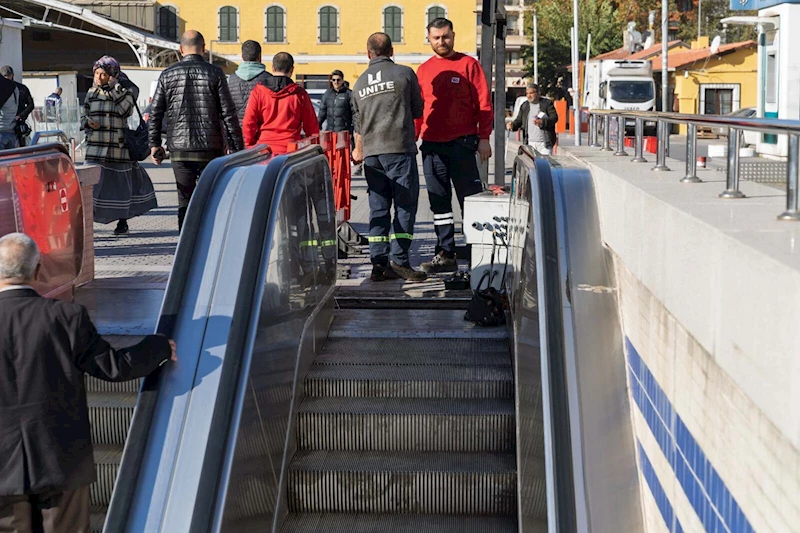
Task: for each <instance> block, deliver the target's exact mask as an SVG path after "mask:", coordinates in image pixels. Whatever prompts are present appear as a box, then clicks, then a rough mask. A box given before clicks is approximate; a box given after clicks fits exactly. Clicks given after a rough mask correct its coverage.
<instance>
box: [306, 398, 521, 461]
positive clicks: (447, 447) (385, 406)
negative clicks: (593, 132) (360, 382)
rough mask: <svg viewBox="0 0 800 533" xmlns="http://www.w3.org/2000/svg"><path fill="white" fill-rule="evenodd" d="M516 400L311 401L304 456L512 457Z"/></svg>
mask: <svg viewBox="0 0 800 533" xmlns="http://www.w3.org/2000/svg"><path fill="white" fill-rule="evenodd" d="M514 435H515V410H514V401H513V400H511V399H486V398H482V399H438V398H389V399H383V398H377V399H376V398H306V399H305V400H304V401H303V403H302V404H301V405H300V409H299V423H298V431H297V439H298V448H300V449H302V450H363V451H432V452H445V451H451V452H480V451H488V452H511V451H513V450H514V447H515V443H514Z"/></svg>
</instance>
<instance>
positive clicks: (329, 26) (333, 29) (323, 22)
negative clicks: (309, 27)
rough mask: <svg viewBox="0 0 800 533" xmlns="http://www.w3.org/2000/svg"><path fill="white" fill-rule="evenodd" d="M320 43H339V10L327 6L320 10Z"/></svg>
mask: <svg viewBox="0 0 800 533" xmlns="http://www.w3.org/2000/svg"><path fill="white" fill-rule="evenodd" d="M319 42H321V43H338V42H339V10H338V9H336V8H335V7H333V6H325V7H322V8H320V10H319Z"/></svg>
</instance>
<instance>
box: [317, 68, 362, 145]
mask: <svg viewBox="0 0 800 533" xmlns="http://www.w3.org/2000/svg"><path fill="white" fill-rule="evenodd" d="M331 86H332V87H331V88H330V89H328V90H327V91H325V94H323V95H322V101H321V102H320V106H319V117H318V118H319V127H320V129H321V128H322V125H323V124H324V123H325V121H326V120H327V121H328V130H329V131H349V132H350V135H351V136H352V135H353V109H352V107H351V106H350V100H351V98H352V97H353V91H351V90H350V89H348V88H347V87H345V85H344V74H343V73H342V71H341V70H334V71H333V72H332V73H331Z"/></svg>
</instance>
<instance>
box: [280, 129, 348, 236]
mask: <svg viewBox="0 0 800 533" xmlns="http://www.w3.org/2000/svg"><path fill="white" fill-rule="evenodd" d="M312 144H318V145H320V147H321V148H322V151H323V152H325V157H326V158H327V159H328V166H329V167H330V169H331V181H332V182H333V200H334V204H335V206H336V225H337V226H341V225H342V224H343V223H344V222H347V221H348V220H350V132H347V131H340V132H333V131H321V132H320V133H319V135H312V136H311V137H307V138H305V139H302V140H300V141H297V142H294V143H290V144H289V151H290V152H292V151H295V150H300V149H302V148H305V147H307V146H311V145H312Z"/></svg>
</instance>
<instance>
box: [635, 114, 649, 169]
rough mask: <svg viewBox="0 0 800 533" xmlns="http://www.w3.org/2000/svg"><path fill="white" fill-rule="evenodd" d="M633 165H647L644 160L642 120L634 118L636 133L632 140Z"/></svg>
mask: <svg viewBox="0 0 800 533" xmlns="http://www.w3.org/2000/svg"><path fill="white" fill-rule="evenodd" d="M633 139H634V140H633V159H631V162H633V163H647V159H645V158H644V155H643V152H644V119H643V118H639V117H636V131H635V132H634V138H633Z"/></svg>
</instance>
